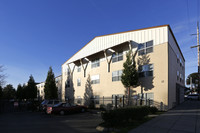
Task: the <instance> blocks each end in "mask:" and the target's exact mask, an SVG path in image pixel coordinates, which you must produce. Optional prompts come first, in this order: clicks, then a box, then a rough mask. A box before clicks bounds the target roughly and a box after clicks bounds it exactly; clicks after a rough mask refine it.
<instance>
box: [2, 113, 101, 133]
mask: <svg viewBox="0 0 200 133" xmlns="http://www.w3.org/2000/svg"><path fill="white" fill-rule="evenodd" d="M101 122H102V121H101V118H100V115H99V114H91V113H89V112H86V113H80V114H72V115H65V116H59V115H46V114H44V113H42V112H12V113H3V114H0V133H95V132H96V126H98V124H99V123H101Z"/></svg>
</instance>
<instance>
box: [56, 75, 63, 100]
mask: <svg viewBox="0 0 200 133" xmlns="http://www.w3.org/2000/svg"><path fill="white" fill-rule="evenodd" d="M55 81H56V86H57V88H58V99H59V100H62V75H59V76H57V77H55Z"/></svg>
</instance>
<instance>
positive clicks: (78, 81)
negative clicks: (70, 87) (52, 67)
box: [77, 78, 81, 86]
mask: <svg viewBox="0 0 200 133" xmlns="http://www.w3.org/2000/svg"><path fill="white" fill-rule="evenodd" d="M77 86H81V79H80V78H79V79H77Z"/></svg>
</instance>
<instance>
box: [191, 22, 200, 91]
mask: <svg viewBox="0 0 200 133" xmlns="http://www.w3.org/2000/svg"><path fill="white" fill-rule="evenodd" d="M192 35H197V45H196V46H192V47H191V48H196V47H197V52H198V77H200V57H199V51H200V45H199V21H198V22H197V34H192ZM199 81H200V80H199V79H198V93H199V91H200V82H199Z"/></svg>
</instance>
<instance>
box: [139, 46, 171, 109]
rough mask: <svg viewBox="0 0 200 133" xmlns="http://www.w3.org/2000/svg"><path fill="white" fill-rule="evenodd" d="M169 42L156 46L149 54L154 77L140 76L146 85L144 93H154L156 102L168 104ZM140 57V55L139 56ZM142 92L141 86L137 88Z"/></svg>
mask: <svg viewBox="0 0 200 133" xmlns="http://www.w3.org/2000/svg"><path fill="white" fill-rule="evenodd" d="M167 47H168V43H163V44H160V45H156V46H154V50H153V52H152V53H150V54H149V59H150V62H149V64H153V69H154V71H153V77H144V78H140V80H141V81H142V84H143V86H144V88H143V90H144V91H143V93H151V92H152V93H154V100H155V101H156V102H159V103H160V102H163V104H164V105H166V106H167V105H168V49H167ZM137 58H138V57H137ZM135 90H136V91H137V93H141V86H139V87H137V88H136V89H135Z"/></svg>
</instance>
